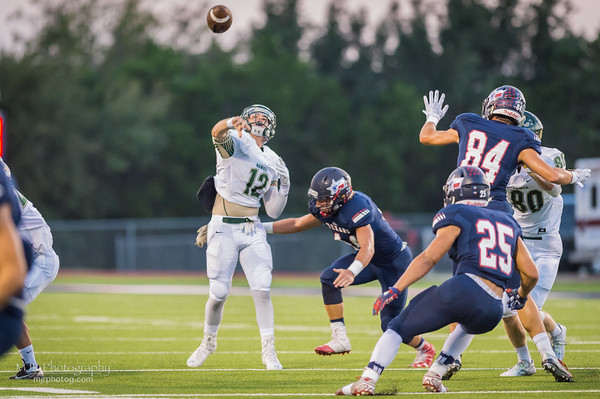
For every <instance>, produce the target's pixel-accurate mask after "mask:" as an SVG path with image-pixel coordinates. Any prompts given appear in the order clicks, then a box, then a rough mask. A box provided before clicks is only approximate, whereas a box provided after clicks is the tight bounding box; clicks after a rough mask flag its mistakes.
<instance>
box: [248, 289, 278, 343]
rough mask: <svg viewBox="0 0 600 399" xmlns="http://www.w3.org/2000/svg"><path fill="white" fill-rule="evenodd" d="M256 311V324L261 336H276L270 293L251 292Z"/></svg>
mask: <svg viewBox="0 0 600 399" xmlns="http://www.w3.org/2000/svg"><path fill="white" fill-rule="evenodd" d="M251 292H252V298H254V308H255V310H256V322H257V323H258V329H259V330H260V336H261V337H263V336H266V335H273V334H275V320H274V317H273V303H272V302H271V293H270V292H269V291H251Z"/></svg>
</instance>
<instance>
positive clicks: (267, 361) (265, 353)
mask: <svg viewBox="0 0 600 399" xmlns="http://www.w3.org/2000/svg"><path fill="white" fill-rule="evenodd" d="M262 362H263V364H264V365H265V367H266V368H267V370H283V366H282V365H281V363H280V362H279V359H277V352H275V336H274V335H268V336H266V337H263V338H262Z"/></svg>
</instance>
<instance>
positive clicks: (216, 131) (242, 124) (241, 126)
mask: <svg viewBox="0 0 600 399" xmlns="http://www.w3.org/2000/svg"><path fill="white" fill-rule="evenodd" d="M230 129H235V130H237V131H238V137H242V131H244V130H247V131H250V126H248V123H247V122H246V121H245V120H244V119H243V118H242V117H240V116H234V117H231V118H229V119H221V120H220V121H219V122H217V123H216V124H215V126H213V128H212V131H211V135H212V140H213V144H214V145H215V148H216V149H217V150H218V151H219V154H221V157H223V158H229V157H230V156H231V155H233V140H232V139H231V136H229V130H230Z"/></svg>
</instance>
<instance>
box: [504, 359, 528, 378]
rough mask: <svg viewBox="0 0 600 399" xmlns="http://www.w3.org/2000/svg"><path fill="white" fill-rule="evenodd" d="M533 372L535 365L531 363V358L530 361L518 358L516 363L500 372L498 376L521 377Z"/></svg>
mask: <svg viewBox="0 0 600 399" xmlns="http://www.w3.org/2000/svg"><path fill="white" fill-rule="evenodd" d="M534 374H535V366H534V365H533V360H532V361H531V362H528V361H526V360H519V362H518V363H517V364H515V365H514V366H512V367H511V368H509V369H508V370H506V371H505V372H504V373H502V374H500V377H521V376H526V375H534Z"/></svg>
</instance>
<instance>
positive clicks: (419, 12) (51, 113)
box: [0, 0, 600, 219]
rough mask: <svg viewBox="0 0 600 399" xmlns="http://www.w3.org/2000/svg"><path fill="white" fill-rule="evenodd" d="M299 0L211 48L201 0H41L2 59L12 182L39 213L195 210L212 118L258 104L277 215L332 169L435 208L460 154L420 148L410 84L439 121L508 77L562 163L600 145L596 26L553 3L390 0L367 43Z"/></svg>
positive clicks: (285, 1) (421, 207) (299, 204)
mask: <svg viewBox="0 0 600 399" xmlns="http://www.w3.org/2000/svg"><path fill="white" fill-rule="evenodd" d="M298 3H299V1H298V0H264V1H263V13H264V21H265V23H264V25H261V26H258V27H253V28H252V29H251V33H250V34H248V35H247V37H245V38H244V39H243V40H240V41H239V42H237V43H236V45H235V46H234V47H233V48H231V49H227V50H225V49H223V48H222V47H220V46H219V45H218V40H217V39H218V38H217V37H215V36H214V34H212V33H211V32H210V31H209V30H208V29H207V28H206V26H205V23H204V21H205V15H206V10H207V9H208V7H209V4H207V3H206V2H204V3H202V4H195V5H194V4H191V5H188V6H186V8H182V9H178V10H176V12H175V13H174V15H171V16H170V17H169V18H167V21H161V20H160V19H159V18H157V16H156V15H153V14H152V13H150V12H149V11H145V10H144V9H143V8H142V7H141V6H140V0H123V1H122V2H119V3H116V4H118V5H115V3H113V4H112V6H110V7H108V6H106V2H101V1H97V0H77V1H71V0H58V1H50V0H38V1H37V3H36V4H37V5H38V7H41V8H42V9H43V15H44V19H43V22H42V23H41V25H40V26H41V27H40V29H39V33H38V34H37V35H36V36H35V37H34V38H33V39H31V40H27V41H26V43H24V45H25V50H24V51H22V52H10V51H4V52H2V53H1V54H0V91H1V94H2V97H1V99H0V109H2V110H4V111H5V114H6V115H7V122H6V127H7V129H8V137H7V138H6V142H5V146H6V151H7V153H6V155H5V158H6V160H7V162H8V164H9V165H10V166H11V168H12V170H13V174H14V175H15V176H16V177H17V179H18V183H19V184H20V186H21V188H22V191H23V192H24V193H25V194H26V195H27V196H29V197H30V199H32V200H33V202H34V203H36V205H37V207H38V208H39V209H40V210H41V211H42V212H43V213H44V214H45V215H46V218H48V219H80V218H123V217H127V218H131V217H174V216H197V215H202V212H203V211H201V209H200V207H199V205H198V204H197V201H196V198H195V194H196V190H197V189H198V186H199V185H200V183H201V182H202V181H203V180H204V178H205V177H206V176H207V175H209V174H213V173H214V171H215V153H214V149H213V147H212V145H211V140H210V130H211V128H212V126H213V124H214V123H215V122H217V121H218V120H220V119H223V118H226V117H229V116H232V115H239V114H240V112H241V110H242V109H243V108H244V107H245V106H247V105H249V104H252V103H262V104H265V105H267V106H269V107H271V108H272V109H273V110H274V111H275V113H276V114H277V134H276V135H275V138H274V139H273V140H272V141H271V142H270V143H269V145H270V146H271V147H272V148H273V149H274V150H275V151H276V152H277V153H278V154H280V155H281V156H282V157H283V158H284V160H285V161H286V163H287V165H288V167H289V169H290V171H291V177H292V191H291V194H290V199H289V201H288V206H287V208H286V213H303V212H305V211H306V202H307V196H306V190H307V188H308V185H309V183H310V180H311V178H312V176H313V174H314V173H315V172H316V171H317V170H318V169H320V168H322V167H325V166H330V165H336V166H340V167H342V168H344V169H346V170H347V171H348V172H349V173H350V174H351V176H352V178H353V184H354V187H355V189H358V190H361V191H364V192H366V193H368V194H369V195H371V196H372V197H373V198H374V199H375V201H376V202H377V203H378V204H379V206H380V207H381V208H382V209H385V210H390V211H392V212H434V211H436V210H437V209H439V208H440V206H441V186H442V184H443V183H444V181H445V178H446V176H447V175H448V173H449V172H450V171H451V170H452V169H453V168H454V167H455V164H456V151H457V149H456V147H455V146H449V147H447V148H434V147H425V146H423V145H421V144H420V143H419V141H418V135H419V130H420V128H421V126H422V124H423V122H424V120H425V118H424V115H423V114H422V112H421V110H422V109H423V101H422V96H423V95H424V94H426V93H427V92H428V91H429V90H431V89H439V90H440V91H442V92H444V93H446V99H447V100H446V102H447V103H448V104H449V105H450V109H449V111H448V113H447V115H446V117H445V118H444V119H443V120H442V121H441V122H440V124H439V128H441V129H445V128H447V127H448V126H449V125H450V123H451V122H452V120H453V119H454V117H455V116H456V115H458V114H460V113H463V112H476V113H479V112H480V111H481V101H482V100H483V99H484V98H485V96H487V94H488V93H489V92H490V91H491V90H492V89H494V88H495V87H497V86H499V85H502V84H512V85H515V86H517V87H519V88H520V89H522V91H523V92H524V94H525V96H526V98H527V108H528V109H529V110H531V111H533V112H535V113H536V114H537V115H538V116H539V117H540V118H541V120H542V121H543V123H544V125H545V134H544V145H546V146H551V147H558V148H560V149H561V150H562V151H564V152H565V154H566V157H567V162H568V163H570V166H573V163H574V161H575V159H576V158H579V157H591V156H597V155H598V154H599V151H598V149H599V148H600V134H599V133H600V113H599V112H595V110H598V109H600V95H599V93H600V79H598V77H600V36H598V37H597V38H596V39H595V40H593V41H589V40H586V39H585V38H583V37H581V36H578V35H576V34H574V33H573V32H572V31H571V30H570V28H569V26H568V25H567V24H566V22H565V21H566V17H567V15H568V12H569V9H570V8H569V6H570V4H569V1H568V0H541V2H539V3H538V4H537V5H533V6H531V5H529V3H530V2H529V1H524V0H498V1H497V3H498V5H497V6H496V7H494V8H490V6H489V5H486V4H488V3H489V2H486V1H484V0H448V2H447V6H446V5H441V3H439V2H435V3H431V2H423V1H420V0H407V1H404V0H403V1H398V2H395V3H392V4H391V6H390V9H389V10H388V12H387V13H386V16H385V17H384V19H383V20H381V21H379V23H378V24H377V25H376V31H375V35H374V40H372V41H365V40H363V38H364V37H365V34H366V32H367V31H368V29H371V28H369V27H368V26H367V15H366V12H365V11H366V10H361V11H359V12H355V13H353V12H349V11H348V10H346V9H345V8H344V2H343V1H341V0H333V1H330V2H329V8H328V15H327V22H326V24H325V25H324V26H311V25H310V24H308V23H304V22H303V21H301V19H300V17H299V15H298V8H299V7H298V6H299V4H298ZM103 4H104V5H103ZM432 4H435V5H436V6H435V7H433V6H432ZM406 15H411V17H410V18H408V17H406ZM163 19H164V18H163ZM431 21H434V22H437V24H435V26H437V29H432V28H431V27H428V26H429V25H428V23H429V22H431ZM37 23H38V24H40V22H37ZM234 23H235V22H234ZM165 32H168V33H165ZM225 34H227V33H225ZM157 37H160V40H159V39H157ZM203 43H204V44H207V43H209V44H208V45H204V46H202V44H203ZM567 190H568V189H567Z"/></svg>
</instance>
